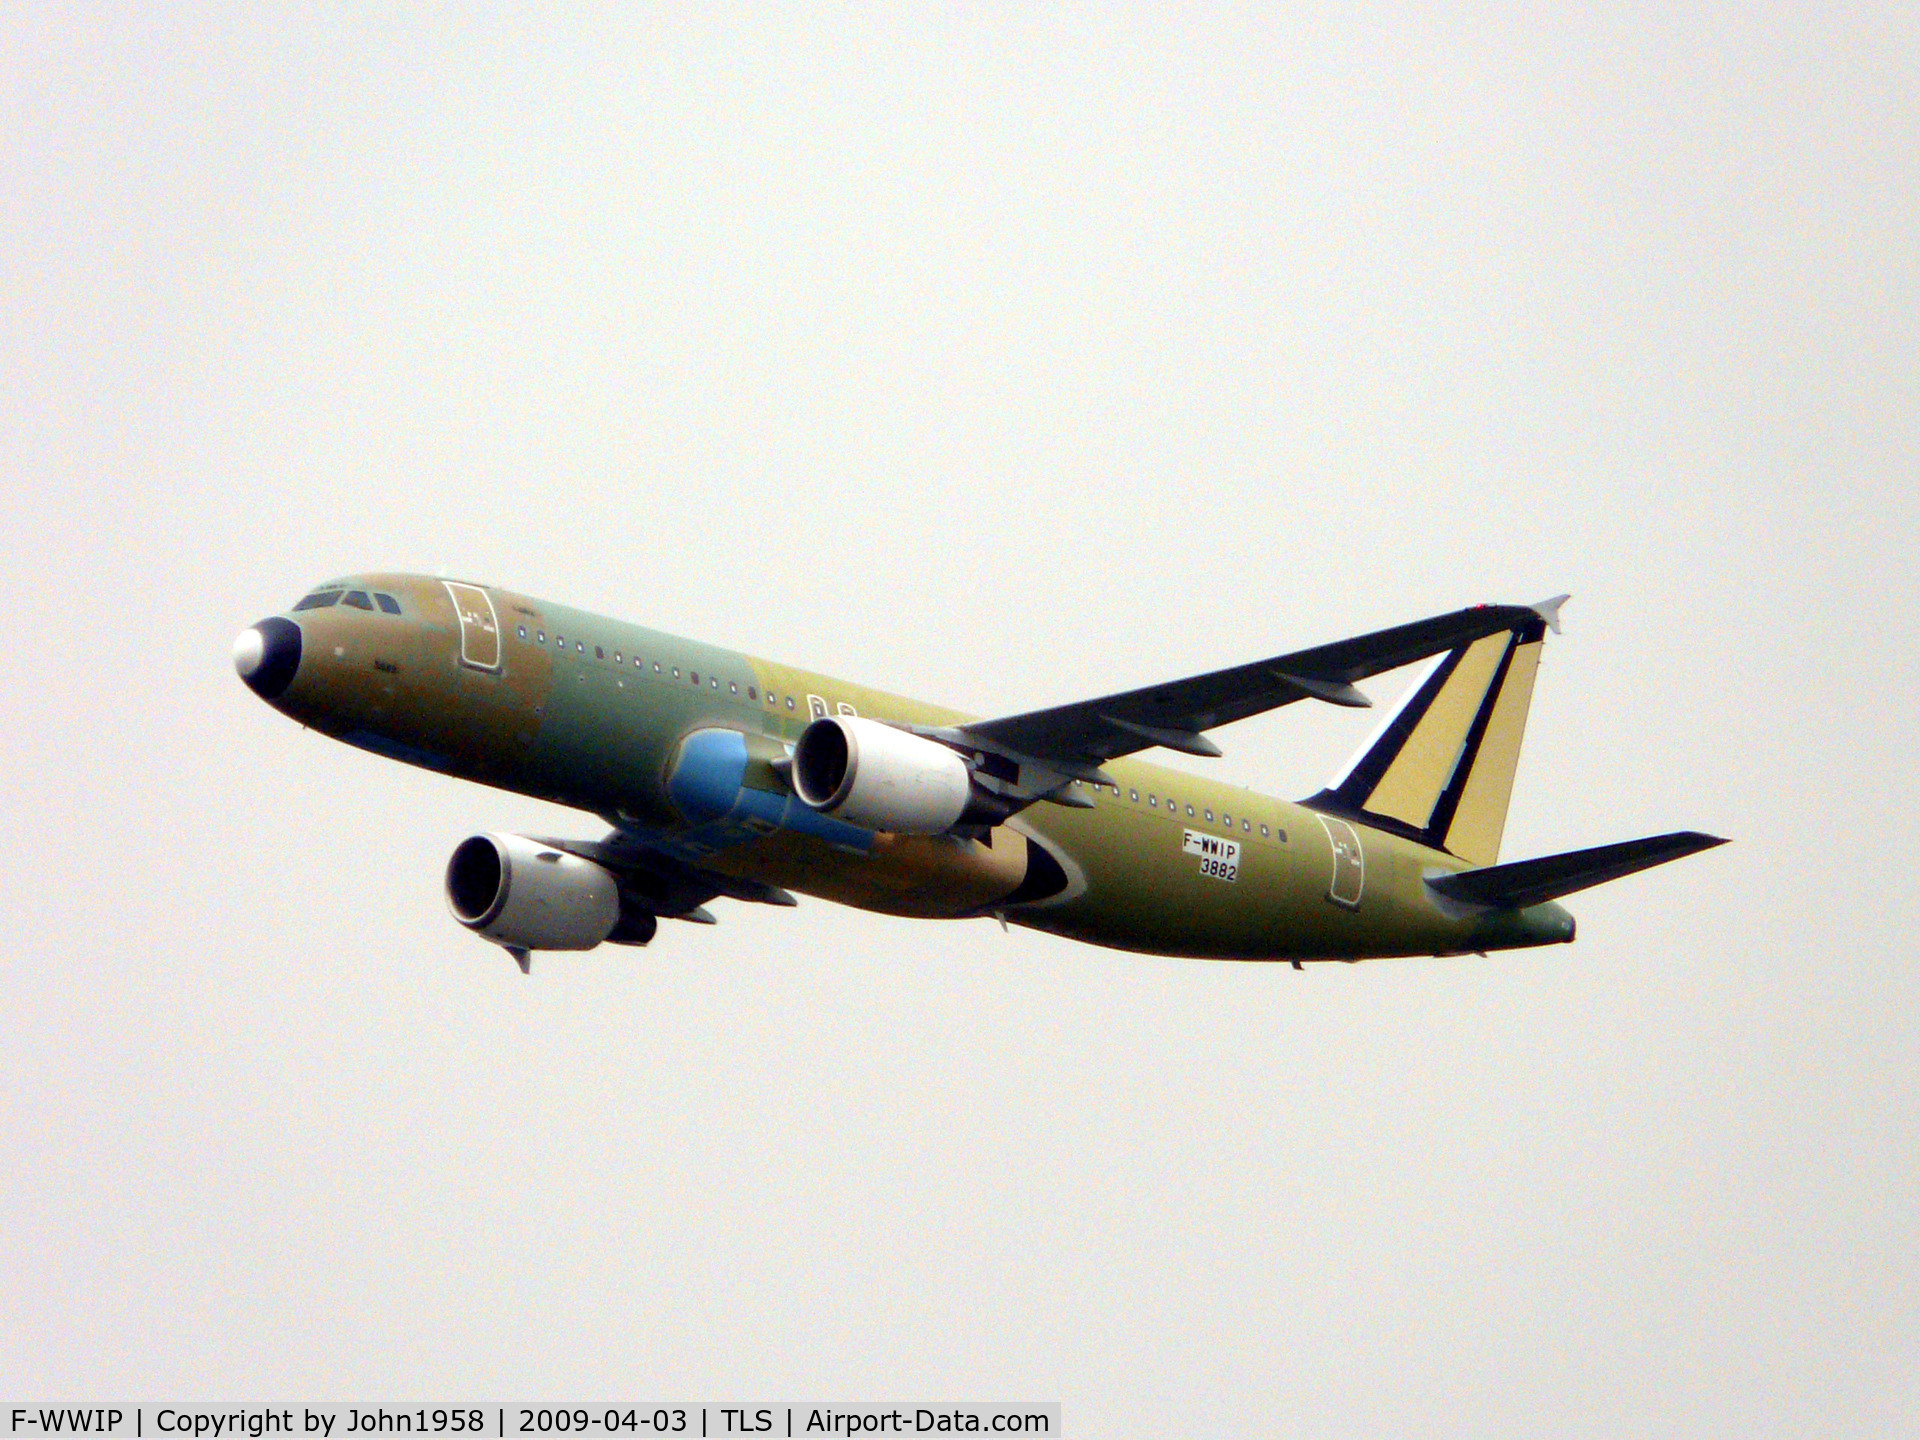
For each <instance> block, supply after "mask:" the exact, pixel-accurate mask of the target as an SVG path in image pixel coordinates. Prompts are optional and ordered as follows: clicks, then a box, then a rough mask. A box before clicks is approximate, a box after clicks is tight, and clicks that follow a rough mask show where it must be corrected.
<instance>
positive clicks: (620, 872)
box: [233, 573, 1725, 973]
mask: <svg viewBox="0 0 1920 1440" xmlns="http://www.w3.org/2000/svg"><path fill="white" fill-rule="evenodd" d="M1566 598H1567V597H1566V596H1564V595H1562V596H1556V597H1555V598H1553V599H1551V600H1548V601H1544V602H1542V603H1540V604H1537V605H1481V606H1476V607H1473V608H1470V609H1465V610H1457V611H1454V612H1452V613H1450V614H1445V615H1437V616H1434V617H1432V618H1431V619H1426V620H1418V621H1415V622H1413V623H1411V624H1406V625H1398V626H1394V627H1392V628H1390V629H1385V630H1378V631H1374V632H1373V633H1371V634H1367V635H1361V636H1358V637H1356V638H1354V639H1350V640H1341V641H1336V642H1334V643H1332V644H1327V645H1319V646H1315V647H1313V648H1310V649H1305V650H1297V651H1293V652H1291V653H1289V654H1284V655H1276V656H1273V657H1271V658H1268V659H1264V660H1256V661H1253V662H1251V663H1249V664H1245V665H1238V666H1234V667H1231V668H1229V669H1225V670H1216V671H1212V672H1209V673H1207V674H1203V675H1195V676H1192V677H1190V678H1187V679H1183V680H1173V681H1169V682H1167V683H1165V684H1159V685H1148V686H1145V687H1143V688H1140V689H1136V690H1129V691H1125V692H1122V693H1119V694H1114V695H1105V696H1101V697H1098V698H1096V699H1091V700H1081V701H1076V702H1071V703H1068V704H1063V705H1057V706H1053V707H1051V708H1048V709H1044V710H1033V711H1028V712H1026V713H1023V714H1017V715H1004V716H999V717H996V718H991V719H976V718H973V717H971V716H968V715H964V714H960V713H957V712H955V711H951V710H946V709H943V708H941V707H939V706H935V705H929V704H924V703H922V702H920V701H917V700H910V699H906V698H904V697H901V696H898V695H892V694H888V693H885V692H883V691H879V690H874V689H870V688H868V687H866V686H863V685H856V684H852V683H850V682H848V681H843V680H837V679H833V678H831V677H829V676H825V675H820V674H815V673H812V672H810V671H806V670H801V669H796V668H794V667H792V666H788V665H782V664H779V663H776V662H774V661H771V660H765V659H761V658H759V657H757V656H752V655H746V654H742V653H740V652H738V651H734V650H728V649H723V648H720V647H717V646H713V645H708V644H703V643H701V642H699V641H695V640H688V639H683V638H680V637H678V636H674V635H668V634H664V633H662V632H660V631H657V630H651V629H647V628H645V627H642V626H639V625H633V624H628V623H625V622H622V621H618V620H612V619H608V618H605V617H603V616H599V615H593V614H589V613H587V612H585V611H581V610H576V609H570V608H568V607H566V606H562V605H556V604H553V603H550V602H548V601H544V600H537V599H534V598H533V597H531V596H527V595H520V594H516V593H514V592H512V591H509V590H504V589H499V588H496V587H492V586H488V585H482V584H477V583H471V582H466V581H456V580H448V579H443V578H432V577H427V576H422V575H411V574H398V573H377V574H362V575H354V576H349V577H347V578H345V579H340V580H333V581H329V582H327V583H326V584H323V585H320V586H318V587H316V588H314V589H313V590H311V591H309V592H308V593H307V594H306V595H305V596H304V597H303V598H301V599H300V600H299V601H298V602H297V603H295V604H294V605H293V606H292V608H291V609H289V610H286V611H284V612H282V613H280V614H277V615H274V616H271V617H269V618H267V619H265V620H262V621H260V622H259V623H257V624H255V625H252V626H250V627H248V628H247V629H246V630H243V631H242V632H241V633H240V635H239V636H238V637H237V638H236V639H235V641H234V646H233V662H234V667H235V669H236V670H237V671H238V673H239V675H240V677H241V679H242V680H244V681H245V683H246V684H247V686H248V687H249V688H250V689H251V690H252V691H253V692H254V694H255V695H257V696H258V697H259V698H260V699H262V700H264V701H266V702H267V703H268V704H269V705H271V706H272V707H273V708H274V709H276V710H278V711H280V712H281V713H282V714H284V715H287V716H288V717H290V718H292V719H294V720H297V721H299V722H300V723H301V724H303V725H305V726H309V727H311V728H312V729H315V730H318V731H320V732H321V733H322V734H325V735H329V736H331V737H333V738H334V739H337V740H340V741H343V742H345V743H346V744H348V745H353V746H357V747H358V748H360V749H362V750H368V751H371V752H373V753H374V754H376V755H381V756H385V757H387V758H389V759H393V760H400V761H404V762H406V763H408V764H411V765H417V766H422V767H424V768H426V769H429V770H434V771H438V772H440V773H443V774H446V775H452V776H457V777H459V778H461V779H465V780H470V781H476V782H479V783H481V784H484V785H491V786H496V787H498V788H501V789H504V790H510V791H515V792H517V793H520V794H523V795H530V796H534V797H537V798H539V799H542V800H548V801H552V802H554V803H556V804H559V805H563V806H568V807H571V808H574V809H578V810H583V811H587V812H589V813H591V814H594V815H597V816H598V817H600V819H601V820H602V821H603V822H604V823H605V824H606V825H607V826H608V827H610V828H609V829H608V830H607V832H606V833H605V834H604V835H603V836H601V837H600V838H599V839H588V840H576V839H563V838H551V837H541V836H528V835H518V834H508V833H499V832H489V833H485V834H480V835H473V836H470V837H468V838H467V839H465V840H462V841H461V842H460V843H459V844H458V845H457V846H456V847H455V848H454V850H453V854H452V856H451V858H450V859H449V860H448V863H447V869H446V876H445V889H446V898H447V904H448V906H449V908H450V909H451V910H452V912H453V916H454V918H455V919H456V920H457V921H458V922H459V923H460V924H462V925H464V926H466V927H467V928H468V929H469V930H472V931H474V932H476V933H477V934H479V935H481V936H483V937H485V938H486V939H487V940H490V941H492V942H493V943H495V944H496V945H498V946H500V947H501V948H503V949H505V950H506V951H507V952H508V953H509V954H510V955H511V956H512V957H513V959H514V960H515V961H516V962H517V964H518V965H519V967H520V969H521V970H522V971H523V972H528V973H530V971H531V966H532V961H531V957H532V953H533V952H535V951H581V950H591V949H593V948H595V947H596V946H599V945H601V944H603V943H610V944H615V945H645V944H647V943H649V942H650V941H652V940H653V939H654V937H655V935H656V934H657V932H658V926H659V921H660V920H661V919H662V918H669V919H676V920H684V921H692V922H695V923H699V924H713V923H715V916H714V914H713V912H712V911H711V910H710V909H708V908H707V907H708V905H709V903H710V902H713V901H715V900H718V899H730V900H737V901H745V902H752V903H758V904H765V905H781V906H789V905H793V904H796V903H797V902H796V900H795V898H794V894H795V892H799V893H802V894H806V895H811V896H816V897H819V898H822V899H827V900H832V901H836V902H839V903H841V904H846V905H854V906H858V907H860V908H862V909H866V910H873V911H879V912H882V913H886V914H891V915H901V916H912V917H919V918H928V919H933V918H940V919H961V918H969V917H976V918H977V917H991V918H995V919H997V920H999V922H1000V923H1001V925H1002V926H1003V927H1004V926H1006V925H1009V924H1014V925H1022V926H1027V927H1031V928H1033V929H1036V930H1041V931H1046V932H1049V933H1051V934H1054V935H1059V936H1066V937H1069V938H1072V939H1075V940H1081V941H1085V942H1087V943H1090V944H1094V945H1101V946H1107V947H1110V948H1113V949H1117V950H1124V951H1133V952H1138V953H1144V954H1153V955H1167V956H1185V957H1195V958H1208V959H1221V960H1285V961H1291V962H1292V964H1293V966H1294V968H1296V969H1298V968H1300V966H1301V965H1302V963H1303V962H1305V961H1309V960H1342V961H1358V960H1362V959H1372V958H1381V957H1390V956H1412V955H1433V956H1447V955H1464V954H1470V953H1471V954H1480V955H1485V954H1487V953H1488V952H1490V951H1493V950H1507V949H1515V948H1521V947H1526V946H1535V945H1550V944H1559V943H1566V942H1570V941H1571V940H1572V939H1573V938H1574V930H1575V927H1574V919H1573V916H1572V915H1571V914H1569V913H1568V912H1567V911H1566V910H1565V909H1563V908H1562V907H1561V906H1560V905H1559V904H1558V903H1556V902H1557V901H1558V900H1559V899H1560V898H1561V897H1563V896H1566V895H1568V894H1571V893H1573V892H1575V891H1578V890H1581V889H1584V888H1586V887H1588V886H1590V885H1597V884H1599V883H1601V882H1603V881H1608V880H1613V879H1617V878H1619V877H1621V876H1623V875H1628V874H1631V873H1633V872H1634V871H1637V870H1642V869H1646V868H1647V867H1649V866H1653V865H1660V864H1664V863H1666V862H1668V861H1671V860H1676V859H1679V858H1680V857H1682V856H1685V855H1690V854H1693V853H1695V852H1697V851H1700V850H1704V849H1707V848H1709V847H1711V846H1715V845H1720V844H1724V843H1725V842H1724V841H1723V840H1721V839H1720V838H1718V837H1716V836H1712V835H1705V834H1701V833H1699V832H1696V831H1678V832H1674V833H1672V834H1666V835H1656V836H1651V837H1648V838H1645V839H1640V840H1630V841H1626V842H1623V843H1618V844H1611V845H1602V846H1598V847H1596V848H1593V849H1586V850H1576V851H1572V852H1569V853H1565V854H1560V855H1550V856H1545V857H1542V858H1539V859H1531V860H1521V861H1517V862H1510V863H1506V864H1501V863H1499V849H1500V838H1501V834H1502V832H1503V830H1504V829H1505V825H1506V815H1507V806H1508V800H1509V798H1510V795H1511V793H1512V788H1513V779H1514V770H1515V765H1516V763H1517V761H1518V758H1519V753H1520V742H1521V738H1522V734H1523V732H1524V730H1525V726H1526V720H1527V711H1528V707H1529V704H1530V702H1531V699H1532V694H1533V683H1534V676H1535V672H1536V669H1537V667H1538V665H1539V661H1540V652H1541V648H1542V646H1543V644H1544V641H1545V635H1546V631H1547V630H1548V629H1549V628H1551V629H1552V630H1554V631H1555V632H1558V630H1559V628H1560V621H1559V611H1560V606H1561V604H1562V603H1563V602H1564V601H1565V600H1566ZM1415 663H1421V664H1422V669H1421V670H1420V671H1419V672H1418V674H1417V678H1416V679H1415V681H1414V683H1413V684H1412V685H1411V686H1410V687H1409V689H1408V690H1407V692H1406V694H1405V696H1404V698H1403V699H1402V700H1401V702H1400V703H1399V704H1398V705H1396V706H1395V707H1394V708H1393V709H1392V710H1391V711H1390V712H1389V713H1387V715H1386V718H1385V719H1384V720H1383V721H1382V722H1381V724H1380V726H1379V727H1378V728H1377V730H1376V731H1375V733H1374V735H1373V736H1372V738H1371V739H1369V741H1368V742H1367V743H1366V744H1365V745H1364V746H1362V748H1361V749H1360V751H1359V753H1358V754H1357V755H1355V757H1354V758H1353V760H1352V762H1351V763H1349V764H1348V765H1347V766H1346V767H1345V768H1344V769H1343V770H1342V771H1341V772H1340V773H1339V774H1337V775H1336V776H1334V777H1333V779H1332V780H1330V781H1329V782H1328V784H1327V785H1326V787H1325V788H1324V789H1322V790H1320V791H1319V792H1318V793H1317V794H1315V795H1312V796H1310V797H1308V798H1306V799H1304V800H1301V801H1299V802H1297V803H1295V802H1288V801H1284V800H1278V799H1273V798H1270V797H1267V796H1264V795H1258V794H1254V793H1252V792H1250V791H1247V790H1245V789H1241V788H1238V787H1235V786H1231V785H1227V784H1224V783H1221V782H1219V781H1214V780H1209V779H1201V778H1197V777H1195V776H1193V775H1192V774H1189V773H1187V772H1184V771H1175V770H1170V769H1166V768H1164V767H1162V766H1159V765H1154V764H1151V763H1149V762H1147V761H1145V760H1142V759H1138V758H1135V757H1136V756H1138V755H1139V753H1140V752H1142V751H1146V750H1151V749H1154V748H1156V747H1158V748H1162V749H1168V750H1174V751H1178V752H1181V753H1183V754H1187V755H1198V756H1214V757H1217V756H1219V755H1220V754H1221V751H1220V749H1219V747H1218V746H1217V745H1216V744H1215V743H1214V742H1213V741H1212V740H1210V739H1209V738H1208V737H1207V732H1208V731H1210V730H1214V729H1217V728H1219V727H1221V726H1224V725H1229V724H1231V723H1233V722H1234V721H1236V720H1242V719H1245V718H1246V717H1248V716H1251V715H1256V714H1260V713H1261V712H1263V711H1267V710H1272V709H1275V708H1277V707H1279V706H1282V705H1290V704H1293V703H1295V702H1297V701H1300V700H1309V699H1310V700H1316V701H1320V702H1322V703H1324V704H1332V705H1339V706H1356V707H1357V706H1366V705H1369V704H1371V701H1369V700H1368V698H1367V697H1366V696H1365V695H1364V694H1363V693H1362V692H1361V691H1360V690H1359V689H1358V688H1356V682H1358V681H1361V680H1365V679H1367V678H1368V677H1370V676H1374V675H1379V674H1382V673H1385V672H1387V671H1391V670H1396V669H1399V668H1401V667H1403V666H1408V665H1412V664H1415Z"/></svg>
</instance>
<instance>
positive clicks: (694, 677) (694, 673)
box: [687, 670, 700, 685]
mask: <svg viewBox="0 0 1920 1440" xmlns="http://www.w3.org/2000/svg"><path fill="white" fill-rule="evenodd" d="M687 679H689V680H691V681H692V682H693V683H694V684H695V685H698V684H699V683H700V672H699V671H698V670H690V671H688V672H687Z"/></svg>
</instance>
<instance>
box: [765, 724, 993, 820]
mask: <svg viewBox="0 0 1920 1440" xmlns="http://www.w3.org/2000/svg"><path fill="white" fill-rule="evenodd" d="M792 776H793V793H794V794H796V795H798V796H799V797H800V800H801V803H803V804H805V805H806V806H808V807H809V808H810V809H814V810H818V811H819V812H821V813H822V814H823V815H832V816H833V817H835V818H836V819H839V820H845V821H847V822H848V823H849V824H852V825H864V826H867V827H869V828H871V829H874V830H890V831H893V832H894V833H895V834H899V835H940V834H944V833H945V832H946V831H948V830H950V829H952V828H953V826H954V825H955V824H956V823H958V821H959V819H960V817H961V814H962V813H963V812H964V811H965V810H966V808H967V802H968V801H969V800H970V799H971V798H972V797H973V777H972V775H971V773H970V772H969V771H968V769H967V762H966V761H965V760H963V759H962V758H961V757H960V756H959V755H958V754H956V753H955V752H954V751H952V750H949V749H948V748H947V747H946V746H944V745H942V744H940V743H939V742H937V741H934V740H927V739H923V738H922V737H921V736H918V735H913V734H909V733H908V732H907V731H905V730H896V729H895V728H894V727H893V726H891V725H883V724H881V723H880V722H879V721H878V720H863V719H860V718H859V717H857V716H852V715H826V716H822V717H821V718H820V719H818V720H815V721H814V722H813V723H812V724H811V725H809V726H807V728H806V729H805V730H803V731H801V732H800V739H799V741H798V742H797V743H796V744H795V745H794V747H793V771H792Z"/></svg>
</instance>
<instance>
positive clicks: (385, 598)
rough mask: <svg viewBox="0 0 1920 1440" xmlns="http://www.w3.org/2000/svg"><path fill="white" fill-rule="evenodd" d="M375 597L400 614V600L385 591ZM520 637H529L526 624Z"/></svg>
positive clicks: (389, 612) (394, 612)
mask: <svg viewBox="0 0 1920 1440" xmlns="http://www.w3.org/2000/svg"><path fill="white" fill-rule="evenodd" d="M373 598H374V599H375V600H377V601H379V602H380V608H381V609H382V610H384V611H386V612H387V614H389V615H398V614H399V613H400V602H399V601H398V600H396V599H394V598H393V597H392V596H391V595H389V594H387V593H386V592H385V591H380V592H378V593H376V594H375V595H374V597H373ZM520 638H521V639H522V640H524V639H526V638H527V627H526V626H524V625H522V626H521V627H520Z"/></svg>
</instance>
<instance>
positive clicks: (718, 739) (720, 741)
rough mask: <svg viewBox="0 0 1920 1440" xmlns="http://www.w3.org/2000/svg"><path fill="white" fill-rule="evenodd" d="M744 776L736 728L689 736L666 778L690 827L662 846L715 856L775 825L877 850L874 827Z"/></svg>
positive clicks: (742, 740)
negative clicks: (773, 791)
mask: <svg viewBox="0 0 1920 1440" xmlns="http://www.w3.org/2000/svg"><path fill="white" fill-rule="evenodd" d="M746 775H747V738H746V736H745V735H743V734H741V733H740V732H739V731H738V730H725V729H713V730H696V731H694V732H693V734H691V735H689V736H688V737H687V738H686V739H685V740H684V741H682V742H681V745H680V756H679V759H678V761H677V762H676V763H675V765H674V767H673V772H672V773H671V774H670V775H668V777H667V796H668V798H669V799H671V800H672V801H673V805H674V808H675V809H676V810H678V811H679V812H680V813H681V815H683V816H685V817H686V820H687V825H688V828H687V829H685V830H682V831H678V832H675V833H674V834H672V835H671V836H668V837H663V842H662V843H663V845H664V846H666V847H671V848H685V849H686V850H688V851H691V852H692V853H693V854H694V855H711V854H713V853H715V852H716V851H719V850H725V849H730V848H731V847H733V846H735V845H744V844H746V843H747V842H749V841H752V840H757V839H760V838H761V837H762V836H765V835H769V834H772V833H773V832H774V831H775V830H791V831H793V832H795V833H796V834H800V835H809V836H812V837H813V838H814V839H817V840H824V841H826V842H827V843H828V844H829V845H837V846H839V847H841V848H842V849H846V850H857V851H859V852H860V853H861V854H865V853H867V852H868V851H870V850H872V849H873V831H871V830H865V829H862V828H861V827H860V826H858V825H849V824H847V823H846V822H844V821H841V820H834V819H832V818H830V817H828V816H825V815H822V814H820V813H818V812H817V811H814V810H810V809H808V808H807V807H806V806H805V805H803V804H801V802H800V801H799V800H798V799H797V798H796V797H795V796H793V795H791V794H781V795H775V794H771V793H769V792H768V791H765V790H755V789H753V788H752V787H751V786H749V785H747V784H746V783H745V781H746Z"/></svg>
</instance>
